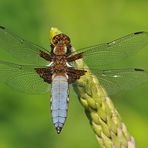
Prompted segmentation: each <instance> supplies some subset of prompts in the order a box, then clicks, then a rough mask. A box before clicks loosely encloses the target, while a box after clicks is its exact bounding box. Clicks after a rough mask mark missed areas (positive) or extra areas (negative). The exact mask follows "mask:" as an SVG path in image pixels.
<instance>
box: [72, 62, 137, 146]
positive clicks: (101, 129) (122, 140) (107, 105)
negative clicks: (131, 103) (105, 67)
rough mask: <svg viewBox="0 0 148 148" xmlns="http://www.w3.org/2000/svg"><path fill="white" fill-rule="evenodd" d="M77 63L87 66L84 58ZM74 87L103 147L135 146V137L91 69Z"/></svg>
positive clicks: (76, 63) (82, 66)
mask: <svg viewBox="0 0 148 148" xmlns="http://www.w3.org/2000/svg"><path fill="white" fill-rule="evenodd" d="M75 65H76V67H77V68H78V69H79V68H80V69H82V68H84V67H86V65H85V64H84V63H83V61H82V60H77V61H76V62H75ZM74 88H75V91H76V93H77V95H78V97H79V100H80V102H81V104H82V106H83V107H84V109H85V113H86V115H87V117H88V119H89V122H90V125H91V127H92V129H93V131H94V133H95V135H96V138H97V141H98V143H99V144H100V146H101V147H102V148H135V142H134V138H133V137H132V136H131V135H130V134H129V132H128V131H127V128H126V126H125V124H124V123H123V122H122V120H121V118H120V115H119V113H118V112H117V110H116V108H115V107H114V105H113V103H112V101H111V99H110V98H109V97H108V95H107V93H106V91H105V89H104V88H103V87H102V86H101V85H100V84H99V81H98V80H97V78H96V77H95V76H94V75H93V74H91V72H90V71H89V70H88V72H87V73H86V74H85V75H84V76H82V77H81V78H80V79H79V80H78V81H77V82H76V84H75V85H74Z"/></svg>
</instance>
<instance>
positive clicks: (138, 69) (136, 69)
mask: <svg viewBox="0 0 148 148" xmlns="http://www.w3.org/2000/svg"><path fill="white" fill-rule="evenodd" d="M134 70H135V71H144V69H140V68H135V69H134Z"/></svg>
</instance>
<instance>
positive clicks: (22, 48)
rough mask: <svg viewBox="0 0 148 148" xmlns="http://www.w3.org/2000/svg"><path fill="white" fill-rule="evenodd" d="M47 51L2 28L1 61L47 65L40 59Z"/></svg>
mask: <svg viewBox="0 0 148 148" xmlns="http://www.w3.org/2000/svg"><path fill="white" fill-rule="evenodd" d="M40 51H44V52H46V53H48V51H46V49H44V48H42V47H40V46H37V45H35V44H33V43H31V42H28V41H26V40H24V39H22V38H20V37H18V36H17V35H16V34H14V33H12V32H10V31H9V30H8V29H6V28H4V27H2V26H0V59H2V60H7V61H11V62H14V63H21V64H33V65H47V61H45V60H44V59H43V58H41V57H40Z"/></svg>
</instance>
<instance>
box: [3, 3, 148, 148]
mask: <svg viewBox="0 0 148 148" xmlns="http://www.w3.org/2000/svg"><path fill="white" fill-rule="evenodd" d="M0 25H3V26H5V27H7V28H9V30H12V31H13V32H16V33H17V34H19V35H20V36H22V37H23V38H25V39H27V40H30V41H32V42H34V43H36V44H39V45H41V46H43V47H45V48H49V28H50V27H52V26H56V27H58V28H60V29H61V30H62V31H63V32H64V33H66V34H68V35H69V36H70V37H71V39H72V42H73V45H74V46H75V48H81V47H85V46H90V45H93V44H97V43H102V42H108V41H111V40H113V39H116V38H118V37H121V36H123V35H126V34H129V33H131V32H135V31H148V1H147V0H86V1H84V0H82V1H80V0H63V1H62V0H61V1H60V0H13V1H11V0H0ZM128 63H132V64H133V65H136V66H137V67H144V68H146V69H148V64H147V63H148V48H145V49H144V50H142V51H141V52H140V53H139V54H137V55H135V56H134V57H132V58H131V59H129V60H128V62H127V64H128ZM147 89H148V85H147V84H145V85H142V86H140V87H138V88H135V89H134V90H131V91H129V92H126V93H122V94H121V95H119V96H115V97H113V98H112V99H113V102H114V104H115V106H116V108H117V109H118V111H119V113H120V114H121V116H122V119H123V121H124V122H125V123H126V125H127V127H128V129H129V131H130V133H131V134H132V135H133V136H134V137H135V140H136V143H137V147H140V148H146V147H147V138H148V99H147V98H148V91H147ZM49 101H50V94H45V95H40V96H28V95H24V94H21V93H17V92H15V91H13V90H11V89H9V88H8V87H6V86H4V85H0V148H26V147H28V148H59V147H60V148H69V147H70V148H75V147H81V148H83V147H85V148H95V147H98V144H97V142H96V139H95V136H94V134H93V132H92V130H91V128H90V126H89V123H88V121H87V118H86V117H85V114H84V111H83V107H82V106H81V105H80V103H79V101H78V98H77V96H76V95H75V93H74V92H73V91H71V94H70V104H69V115H68V118H67V122H66V124H65V126H64V129H63V131H62V133H61V134H60V135H57V134H56V131H55V129H54V126H53V124H52V121H51V117H50V104H49Z"/></svg>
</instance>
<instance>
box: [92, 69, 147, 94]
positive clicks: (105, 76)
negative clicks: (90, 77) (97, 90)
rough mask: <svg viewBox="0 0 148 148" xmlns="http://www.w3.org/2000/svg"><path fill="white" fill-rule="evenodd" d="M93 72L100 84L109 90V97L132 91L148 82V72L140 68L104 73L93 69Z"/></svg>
mask: <svg viewBox="0 0 148 148" xmlns="http://www.w3.org/2000/svg"><path fill="white" fill-rule="evenodd" d="M92 72H93V73H94V74H95V75H96V76H97V78H98V80H99V82H100V84H101V85H102V86H103V87H104V88H105V89H106V90H107V93H108V94H109V95H113V94H116V93H118V92H120V91H124V90H130V89H132V88H134V87H136V86H138V85H140V84H143V83H146V82H148V72H147V71H145V70H143V69H138V68H129V69H110V70H102V71H99V70H96V69H92Z"/></svg>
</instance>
